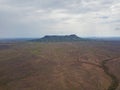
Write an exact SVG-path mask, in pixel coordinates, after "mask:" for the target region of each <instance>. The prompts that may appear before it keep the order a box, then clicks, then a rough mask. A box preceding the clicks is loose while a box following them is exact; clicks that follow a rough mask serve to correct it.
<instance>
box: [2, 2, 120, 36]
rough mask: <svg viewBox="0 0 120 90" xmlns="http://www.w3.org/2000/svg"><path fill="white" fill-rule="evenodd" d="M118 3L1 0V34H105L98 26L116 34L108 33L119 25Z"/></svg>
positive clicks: (119, 3) (119, 12)
mask: <svg viewBox="0 0 120 90" xmlns="http://www.w3.org/2000/svg"><path fill="white" fill-rule="evenodd" d="M119 5H120V1H119V0H0V32H4V33H3V34H0V37H3V36H4V37H5V36H7V35H8V34H10V36H11V37H12V36H13V37H14V36H16V37H17V36H24V37H25V35H27V36H34V37H35V36H36V37H38V36H39V35H43V34H48V33H51V34H52V33H58V34H59V33H60V32H62V33H76V32H77V33H78V34H79V35H83V36H87V35H88V36H91V35H92V33H91V34H90V32H91V30H92V29H94V31H95V32H101V33H104V32H102V31H100V30H99V28H100V29H103V31H104V30H106V29H109V32H108V35H119V34H118V33H116V32H114V33H110V32H112V31H113V27H114V28H115V27H118V25H119V24H120V22H119V20H120V18H119V16H120V8H119ZM110 23H111V24H113V25H111V24H110ZM115 23H117V24H115ZM92 26H93V27H94V28H93V27H92ZM96 27H97V28H96ZM79 28H80V29H79ZM81 29H82V30H81ZM1 30H4V31H1ZM8 32H9V33H8ZM23 32H24V33H23ZM88 32H89V34H88ZM95 34H96V35H98V34H97V33H95ZM101 35H102V34H101Z"/></svg>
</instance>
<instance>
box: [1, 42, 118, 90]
mask: <svg viewBox="0 0 120 90" xmlns="http://www.w3.org/2000/svg"><path fill="white" fill-rule="evenodd" d="M119 81H120V42H95V41H91V42H89V41H81V42H73V43H70V42H61V43H59V42H57V43H38V42H26V43H4V44H3V43H1V44H0V90H120V83H119ZM118 84H119V85H118Z"/></svg>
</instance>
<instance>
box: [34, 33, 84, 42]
mask: <svg viewBox="0 0 120 90" xmlns="http://www.w3.org/2000/svg"><path fill="white" fill-rule="evenodd" d="M81 40H84V39H83V38H80V37H78V36H77V35H74V34H72V35H60V36H59V35H47V36H44V37H42V38H40V39H35V40H32V41H39V42H64V41H68V42H71V41H81Z"/></svg>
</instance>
